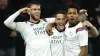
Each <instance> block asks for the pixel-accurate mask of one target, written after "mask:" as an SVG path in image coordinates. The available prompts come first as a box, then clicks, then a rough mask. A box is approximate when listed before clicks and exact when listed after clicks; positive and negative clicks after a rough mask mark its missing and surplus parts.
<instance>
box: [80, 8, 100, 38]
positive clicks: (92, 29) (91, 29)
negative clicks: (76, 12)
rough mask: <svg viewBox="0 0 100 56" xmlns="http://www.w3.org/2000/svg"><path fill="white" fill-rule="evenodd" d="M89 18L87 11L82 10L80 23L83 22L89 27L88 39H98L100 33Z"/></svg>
mask: <svg viewBox="0 0 100 56" xmlns="http://www.w3.org/2000/svg"><path fill="white" fill-rule="evenodd" d="M87 16H88V14H87V10H85V9H82V10H80V21H81V22H83V25H84V26H86V27H88V33H89V35H88V37H97V36H98V35H99V32H98V31H97V29H96V27H95V26H93V25H92V24H91V23H90V22H89V21H87Z"/></svg>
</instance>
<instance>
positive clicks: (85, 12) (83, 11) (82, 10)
mask: <svg viewBox="0 0 100 56" xmlns="http://www.w3.org/2000/svg"><path fill="white" fill-rule="evenodd" d="M79 13H80V14H85V15H86V16H88V13H87V10H85V9H81V10H80V11H79Z"/></svg>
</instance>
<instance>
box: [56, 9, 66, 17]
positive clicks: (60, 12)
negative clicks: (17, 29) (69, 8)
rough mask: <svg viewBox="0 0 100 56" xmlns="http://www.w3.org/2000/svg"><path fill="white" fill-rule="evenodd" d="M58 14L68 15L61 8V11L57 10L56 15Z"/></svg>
mask: <svg viewBox="0 0 100 56" xmlns="http://www.w3.org/2000/svg"><path fill="white" fill-rule="evenodd" d="M57 14H65V15H66V12H65V11H62V10H61V11H57V12H56V13H55V16H56V15H57Z"/></svg>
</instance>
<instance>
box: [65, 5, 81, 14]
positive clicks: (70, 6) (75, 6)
mask: <svg viewBox="0 0 100 56" xmlns="http://www.w3.org/2000/svg"><path fill="white" fill-rule="evenodd" d="M69 8H75V9H77V12H78V14H79V10H80V8H79V7H78V6H77V5H76V4H70V5H69V6H68V7H67V13H68V9H69Z"/></svg>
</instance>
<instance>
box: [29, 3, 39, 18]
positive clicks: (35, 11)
mask: <svg viewBox="0 0 100 56" xmlns="http://www.w3.org/2000/svg"><path fill="white" fill-rule="evenodd" d="M30 8H31V10H30V16H31V18H32V19H33V20H39V19H40V14H41V10H40V5H39V4H32V5H31V6H30Z"/></svg>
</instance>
